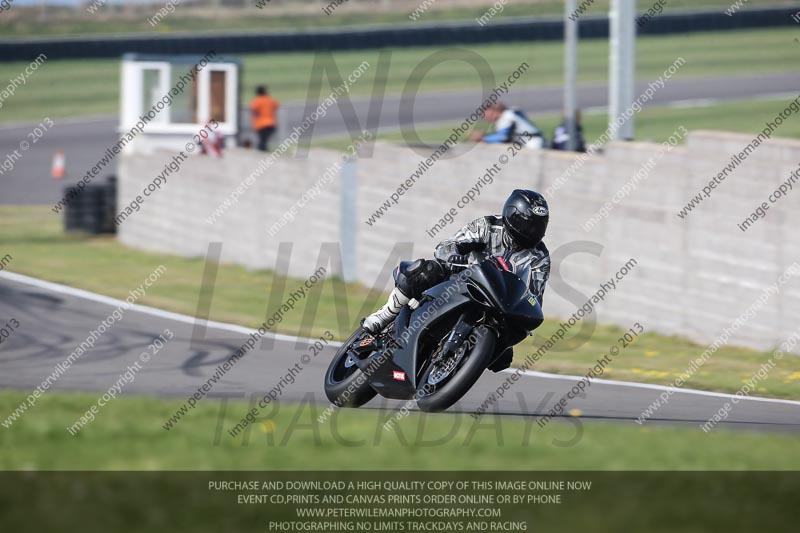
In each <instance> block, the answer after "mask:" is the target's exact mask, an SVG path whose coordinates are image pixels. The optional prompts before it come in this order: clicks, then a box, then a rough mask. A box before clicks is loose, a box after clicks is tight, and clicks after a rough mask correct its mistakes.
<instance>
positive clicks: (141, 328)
mask: <svg viewBox="0 0 800 533" xmlns="http://www.w3.org/2000/svg"><path fill="white" fill-rule="evenodd" d="M120 303H121V302H120V301H117V300H113V299H110V298H106V297H103V296H99V295H93V294H91V293H84V292H83V291H79V290H76V289H71V288H68V287H63V286H60V285H54V284H50V283H47V282H41V281H38V280H34V279H31V278H25V277H24V276H19V275H16V274H11V273H8V272H0V323H2V324H5V323H6V322H7V321H9V320H11V319H12V318H13V319H16V320H17V321H18V322H19V323H20V326H19V328H18V329H17V331H15V332H14V333H13V334H12V336H11V337H9V338H8V339H7V340H6V341H5V342H3V344H2V346H0V388H10V389H18V390H22V391H28V392H29V391H31V390H32V389H33V388H34V387H36V386H37V385H39V384H40V383H41V382H42V381H43V380H44V379H46V378H47V376H48V375H50V373H51V372H53V371H54V368H55V366H56V365H57V364H58V363H60V362H61V361H63V360H64V359H65V358H66V357H67V356H68V355H69V354H70V353H71V352H72V351H73V350H74V349H75V348H76V347H77V346H78V345H79V344H80V343H81V342H82V341H84V340H85V339H86V338H87V337H88V336H89V333H90V331H92V330H95V329H97V328H98V325H99V324H100V322H101V321H103V320H105V319H106V318H107V317H108V316H109V315H110V314H111V313H112V312H113V311H114V310H115V309H116V308H117V306H118V305H120ZM196 328H197V329H196ZM165 329H169V330H170V331H171V332H172V333H173V334H174V338H173V339H172V340H171V341H169V342H168V343H167V344H166V345H165V347H164V348H163V349H162V350H161V351H160V352H159V353H158V354H157V355H156V356H154V357H153V359H152V360H150V361H149V362H148V363H146V364H144V365H143V369H142V370H141V371H140V372H139V373H138V374H137V376H136V378H135V380H134V381H133V382H132V383H129V384H128V385H126V386H125V387H124V388H123V389H122V394H123V395H130V394H140V395H155V396H162V397H177V398H184V399H185V398H186V397H188V396H190V395H191V394H192V393H194V392H195V391H196V390H197V389H198V387H199V386H200V385H202V384H203V383H205V382H206V380H207V379H208V378H209V377H210V375H211V374H212V373H213V372H214V370H215V369H216V367H217V365H219V364H220V363H222V362H223V361H225V360H226V359H227V358H229V357H230V355H231V354H232V353H233V352H234V351H236V350H237V349H238V348H239V347H240V346H241V345H242V344H243V343H244V342H245V341H246V340H247V338H248V335H249V332H250V330H248V329H246V328H242V327H239V326H233V325H225V324H216V325H209V326H208V327H207V328H204V327H202V324H201V325H200V326H198V325H197V324H195V320H194V319H193V318H191V317H187V316H183V315H175V314H172V313H166V312H163V311H159V310H156V309H152V308H146V307H139V306H137V307H134V308H131V309H129V310H128V311H126V312H125V314H124V316H123V318H122V320H121V321H118V322H117V323H115V324H114V325H113V326H111V327H110V328H109V329H108V330H107V331H106V332H105V333H104V334H103V335H102V336H101V337H100V339H99V340H98V341H97V343H96V345H95V347H94V348H93V349H90V350H88V351H87V352H86V353H84V354H83V356H82V357H81V358H80V359H79V360H78V361H77V362H76V363H75V364H74V365H73V366H72V367H70V368H69V369H68V370H67V371H66V372H65V373H64V374H63V375H62V376H61V377H60V378H59V379H58V380H57V381H56V383H55V385H54V387H53V389H55V390H62V391H86V392H97V393H103V392H105V391H107V390H108V389H109V388H110V387H111V386H112V385H113V384H114V383H115V382H116V381H117V379H118V378H119V376H120V374H121V373H123V372H125V370H126V368H127V367H128V366H129V365H132V364H133V363H134V362H135V361H137V360H138V356H139V354H140V353H141V352H142V351H144V350H145V349H146V348H147V346H148V345H149V344H150V343H151V342H152V341H153V339H154V338H156V337H158V336H159V335H160V334H161V333H163V332H164V330H165ZM193 332H194V336H195V338H196V339H197V340H195V341H194V342H193V341H192V337H193ZM265 339H266V338H265ZM265 343H266V344H268V346H262V347H261V349H256V350H254V351H251V352H250V353H248V354H247V355H246V356H245V357H244V358H243V359H241V360H240V361H239V362H238V363H237V365H236V366H235V367H234V368H232V369H231V370H230V371H229V372H228V373H227V374H226V375H225V377H224V378H222V379H221V380H220V381H219V382H218V383H217V384H216V385H215V386H214V388H213V389H212V391H211V392H210V394H209V398H207V399H204V400H202V401H214V399H215V398H221V397H228V398H242V399H244V398H250V397H251V395H254V394H256V393H260V394H259V396H258V397H259V398H260V397H261V396H262V395H263V394H264V393H265V392H266V391H268V390H270V389H271V388H272V387H274V386H275V385H276V384H277V382H278V381H279V380H280V378H281V376H283V375H285V374H286V372H287V369H288V368H290V367H293V366H294V365H295V364H296V363H298V362H300V361H301V358H302V357H303V356H304V355H308V354H310V353H311V352H310V351H309V349H308V346H309V341H307V340H303V339H294V338H291V337H287V336H283V335H277V336H274V337H271V338H269V339H266V340H265ZM334 349H335V348H333V347H329V348H326V349H325V350H324V351H323V353H322V354H320V355H319V356H317V357H315V358H311V359H310V362H309V363H308V364H307V365H305V366H304V367H303V370H302V371H301V372H300V374H299V375H298V376H297V377H296V381H295V383H294V384H292V385H290V386H288V387H287V388H286V389H285V390H284V392H283V394H282V395H281V397H280V401H281V402H298V401H309V400H313V401H314V402H316V403H319V404H320V405H321V406H322V405H323V404H324V405H327V400H326V399H325V396H324V393H323V391H322V377H323V373H324V371H325V369H326V368H327V365H328V362H329V360H330V357H331V356H332V354H333V351H334ZM507 377H509V374H507V373H501V374H492V373H490V372H486V373H484V375H483V376H482V377H481V378H480V380H479V381H478V383H477V384H476V386H475V387H474V388H473V389H472V390H471V391H470V392H469V393H468V394H467V396H466V397H465V398H464V399H462V401H461V402H460V403H459V404H458V405H457V406H456V407H454V408H453V409H451V411H457V412H464V413H471V412H472V411H473V410H474V409H476V408H477V407H478V406H479V405H480V404H481V403H482V402H483V401H484V400H485V398H486V397H487V395H489V394H490V393H491V392H493V391H494V390H495V389H496V388H497V387H498V386H499V385H500V384H501V383H502V382H503V380H504V379H505V378H507ZM575 381H576V380H575V379H572V378H570V377H565V376H551V375H526V376H524V377H523V378H522V379H520V380H519V381H518V382H517V383H516V384H514V386H513V388H512V389H511V392H510V393H507V394H506V397H505V398H504V399H502V400H500V401H499V402H498V403H497V404H496V406H495V408H494V410H490V412H491V413H495V414H502V415H509V416H518V417H530V416H531V415H537V414H542V413H543V412H545V411H546V410H548V409H549V407H550V406H551V405H552V404H553V403H555V402H557V401H558V400H559V399H560V398H561V396H562V395H563V394H564V393H565V392H566V391H567V390H568V389H570V388H571V387H572V386H573V385H574V384H575ZM663 390H664V389H663V388H660V387H656V386H651V385H638V384H623V383H620V382H613V381H612V382H601V381H595V382H594V384H593V385H592V387H590V388H589V389H587V393H586V396H585V397H584V398H581V399H576V400H575V401H573V402H571V403H570V404H569V406H568V408H570V409H572V408H577V409H580V410H581V412H582V414H581V415H580V417H581V418H582V419H583V420H605V421H609V420H611V421H619V422H624V423H634V420H635V419H636V417H638V416H639V414H640V413H641V411H642V410H643V409H645V408H646V407H647V406H648V405H650V403H651V402H652V401H653V400H654V399H655V398H657V397H658V395H659V394H661V393H662V392H663ZM727 397H728V395H721V394H714V393H706V392H701V391H680V392H676V393H675V394H674V395H673V396H672V397H671V399H670V401H669V403H668V404H667V405H666V406H664V407H661V409H660V410H658V411H657V413H656V414H655V415H654V417H653V419H652V420H651V421H650V422H648V424H682V425H687V426H690V427H691V426H694V427H697V429H698V431H700V429H699V427H698V426H699V425H700V424H702V423H704V422H705V421H706V420H708V419H709V417H711V416H712V414H713V413H714V412H716V411H717V410H718V409H719V408H720V407H721V406H722V405H723V404H724V403H725V401H726V398H727ZM401 405H402V402H389V401H387V400H382V399H380V398H376V399H375V400H373V401H372V402H371V403H370V404H368V406H367V407H371V408H384V409H393V410H396V409H398V408H399V407H400V406H401ZM321 410H322V409H320V411H321ZM9 414H10V413H0V419H3V420H5V417H6V416H8V415H9ZM187 416H191V411H190V412H189V414H188V415H187ZM718 427H725V428H739V429H747V430H757V431H782V432H800V402H792V401H787V400H766V399H759V398H755V399H746V400H743V401H741V402H740V403H739V404H738V405H737V406H736V407H735V408H734V409H733V410H732V411H731V412H730V417H729V418H728V420H727V421H726V422H723V423H721V424H720V425H719V426H718Z"/></svg>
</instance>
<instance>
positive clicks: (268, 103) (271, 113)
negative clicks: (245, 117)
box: [250, 85, 280, 152]
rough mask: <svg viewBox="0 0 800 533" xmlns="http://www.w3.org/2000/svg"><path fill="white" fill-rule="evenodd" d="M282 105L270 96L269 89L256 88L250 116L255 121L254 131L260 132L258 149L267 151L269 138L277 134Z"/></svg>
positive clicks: (261, 86) (260, 86) (263, 87)
mask: <svg viewBox="0 0 800 533" xmlns="http://www.w3.org/2000/svg"><path fill="white" fill-rule="evenodd" d="M278 107H280V103H279V102H278V101H277V100H275V99H274V98H273V97H271V96H270V95H269V93H268V92H267V88H266V87H265V86H263V85H259V86H258V87H257V88H256V97H255V98H253V101H252V102H250V114H251V117H252V119H253V129H254V130H256V132H258V149H259V150H261V151H262V152H266V151H267V143H268V142H269V138H270V137H271V136H272V134H273V133H275V128H276V127H277V125H278V124H277V120H276V119H275V115H276V113H277V111H278Z"/></svg>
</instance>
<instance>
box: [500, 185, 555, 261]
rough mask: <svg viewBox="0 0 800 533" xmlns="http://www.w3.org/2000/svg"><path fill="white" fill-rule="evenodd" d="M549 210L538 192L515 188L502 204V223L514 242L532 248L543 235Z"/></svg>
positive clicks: (548, 218)
mask: <svg viewBox="0 0 800 533" xmlns="http://www.w3.org/2000/svg"><path fill="white" fill-rule="evenodd" d="M549 220H550V210H549V209H548V207H547V200H545V199H544V196H542V195H541V194H539V193H538V192H534V191H529V190H526V189H516V190H515V191H514V192H512V193H511V196H509V197H508V200H506V203H505V204H504V205H503V225H504V226H505V228H506V231H507V232H508V233H509V235H511V238H512V239H513V240H514V242H515V243H516V244H518V245H520V246H523V247H525V248H533V247H534V246H536V245H537V244H539V242H541V240H542V238H543V237H544V233H545V231H546V230H547V222H548V221H549Z"/></svg>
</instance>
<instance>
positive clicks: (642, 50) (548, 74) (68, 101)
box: [0, 28, 797, 123]
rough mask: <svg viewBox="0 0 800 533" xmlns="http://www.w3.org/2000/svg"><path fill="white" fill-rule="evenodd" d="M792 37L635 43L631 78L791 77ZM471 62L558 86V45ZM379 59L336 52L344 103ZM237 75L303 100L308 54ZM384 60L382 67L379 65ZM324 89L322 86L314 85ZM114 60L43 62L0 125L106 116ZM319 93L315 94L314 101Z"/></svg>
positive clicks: (363, 87)
mask: <svg viewBox="0 0 800 533" xmlns="http://www.w3.org/2000/svg"><path fill="white" fill-rule="evenodd" d="M796 35H797V31H796V30H794V29H792V28H789V29H770V30H755V31H749V30H748V31H737V32H717V33H698V34H690V35H679V36H665V37H662V36H658V37H641V38H639V40H638V43H637V53H636V57H637V76H638V77H639V78H640V79H656V78H658V77H659V76H660V75H661V74H662V73H663V72H664V70H665V69H666V68H667V67H669V66H670V65H672V64H673V62H674V61H675V60H676V58H678V57H679V56H681V57H683V58H684V59H685V60H686V64H685V65H684V66H683V67H682V68H680V70H678V72H677V74H676V75H675V78H680V77H689V76H704V75H728V74H742V73H746V74H755V73H765V72H786V71H792V70H794V69H795V68H796V64H797V47H796V45H795V44H794V43H793V42H792V39H793V38H795V37H796ZM465 48H468V49H469V50H472V51H474V52H476V53H478V54H480V55H481V56H482V57H483V58H485V59H486V61H487V62H488V64H490V65H491V67H492V70H493V72H494V74H495V76H496V77H497V80H498V82H499V81H502V80H505V78H506V77H507V76H508V75H509V74H510V73H511V72H513V71H514V70H515V69H516V68H517V67H518V66H519V65H520V64H521V63H522V62H523V61H525V62H527V63H528V64H529V65H530V66H531V67H532V68H531V69H530V70H529V71H528V72H527V73H526V74H525V75H524V76H523V77H522V78H521V79H520V80H519V81H518V82H517V84H518V85H519V86H533V85H548V84H560V83H561V82H562V81H563V65H562V61H561V57H562V56H563V53H562V44H561V43H560V42H533V43H512V44H502V45H481V46H471V47H465ZM439 50H441V48H434V47H427V48H426V47H421V48H404V49H398V50H393V51H391V57H390V64H389V65H390V66H389V70H388V73H387V75H386V79H385V82H386V94H397V93H400V92H401V91H402V90H403V89H404V87H405V86H406V84H407V82H408V80H409V79H412V78H417V77H418V76H419V75H420V73H419V72H416V73H415V68H416V67H417V66H418V65H419V64H420V62H421V61H422V60H423V59H425V58H426V57H428V56H430V55H431V54H433V53H435V52H437V51H439ZM380 53H381V52H380V51H378V50H362V51H354V52H336V53H334V54H333V57H334V60H335V65H336V68H338V70H339V71H340V72H341V73H342V75H343V76H347V75H349V74H350V73H351V72H353V71H354V70H355V69H356V67H357V66H358V65H359V64H361V62H362V61H365V60H366V61H368V62H369V63H370V65H371V68H370V69H369V70H368V71H367V72H366V73H365V74H364V76H363V77H362V78H361V79H360V80H359V81H358V82H356V83H355V84H353V86H352V88H351V93H352V95H353V96H369V95H371V94H372V93H373V88H374V87H375V85H376V81H375V77H376V73H377V72H378V70H379V69H378V65H379V62H380V60H379V54H380ZM242 58H243V61H244V71H243V80H242V82H243V83H242V95H243V97H244V99H245V101H247V99H249V97H250V95H251V94H252V92H253V89H254V87H255V86H256V85H258V84H261V83H267V84H269V85H270V86H271V91H272V93H273V94H274V95H275V96H276V97H277V98H278V99H279V100H282V101H291V100H305V99H306V97H307V96H308V93H309V89H308V86H309V83H310V80H311V72H312V68H313V66H314V61H315V54H312V53H292V54H251V55H244V56H242ZM384 60H385V59H384ZM579 61H580V68H579V72H580V75H579V80H580V81H581V82H602V81H605V80H606V79H607V75H608V43H607V42H606V41H605V40H590V41H585V42H583V43H582V45H581V46H580V50H579ZM25 66H26V63H2V64H0V79H10V78H13V77H15V76H18V75H19V74H20V73H21V72H23V71H24V68H25ZM323 84H324V87H327V84H328V80H323ZM480 85H481V79H480V77H479V75H478V73H477V72H476V70H475V69H474V67H472V66H470V65H467V64H466V63H464V62H461V61H447V62H445V63H442V64H440V65H439V66H437V67H436V68H434V69H433V70H432V71H431V72H430V73H428V74H427V75H426V76H425V78H424V80H423V81H422V82H421V85H420V88H419V90H420V91H421V92H425V91H435V90H460V89H464V88H469V87H479V86H480ZM118 92H119V61H117V60H69V61H67V60H65V61H56V60H52V61H47V62H45V63H44V64H43V65H42V66H41V67H40V68H39V69H38V70H37V71H36V72H35V73H33V75H32V76H31V77H30V78H29V79H28V81H27V83H26V85H25V86H23V87H21V88H19V89H18V91H17V93H16V94H14V95H13V96H11V97H9V98H8V99H7V101H5V102H4V105H3V113H2V116H0V123H3V122H16V121H24V120H37V121H38V120H41V119H42V118H43V117H46V116H48V117H50V118H52V119H58V118H64V117H77V116H91V115H98V114H114V113H116V112H117V111H118V105H119V96H118ZM327 92H328V89H326V88H323V90H322V96H323V97H324V95H326V94H327Z"/></svg>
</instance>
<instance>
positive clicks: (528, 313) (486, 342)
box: [325, 252, 544, 412]
mask: <svg viewBox="0 0 800 533" xmlns="http://www.w3.org/2000/svg"><path fill="white" fill-rule="evenodd" d="M474 253H475V252H473V254H474ZM473 259H474V261H475V264H473V265H472V266H470V267H469V268H467V269H465V270H463V271H461V272H458V273H456V274H453V275H451V276H450V278H449V279H448V280H446V281H444V282H442V283H440V284H438V285H436V286H434V287H432V288H430V289H428V290H427V291H425V292H424V293H423V296H422V298H420V300H419V305H417V306H416V308H414V309H412V308H411V307H410V306H409V305H406V306H405V307H404V308H403V309H402V310H401V311H400V314H399V315H398V316H397V318H395V320H394V321H393V322H391V323H390V324H388V325H387V326H386V327H385V328H384V329H383V330H382V331H381V332H380V333H379V334H378V335H371V334H370V333H368V332H367V331H365V330H364V329H363V328H358V329H357V330H356V331H355V332H354V333H353V334H352V335H351V336H350V338H349V339H347V341H346V342H345V343H344V344H343V345H342V347H341V348H339V350H338V351H337V352H336V355H335V356H334V358H333V361H331V364H330V366H329V367H328V371H327V372H326V374H325V394H326V395H327V397H328V399H329V400H330V401H331V402H332V403H333V404H334V405H337V406H339V407H344V406H347V407H359V406H361V405H364V404H365V403H367V402H368V401H370V400H371V399H372V398H374V397H375V395H376V394H380V395H382V396H384V397H386V398H392V399H398V400H412V399H413V400H416V402H417V405H418V406H419V408H420V409H421V410H423V411H429V412H435V411H443V410H445V409H447V408H448V407H450V406H452V405H453V404H454V403H456V402H457V401H458V400H459V399H460V398H461V397H462V396H464V394H466V393H467V391H468V390H469V389H470V388H471V387H472V386H473V385H474V384H475V382H476V381H477V380H478V378H479V377H480V375H481V373H483V371H484V370H485V369H487V368H488V367H490V366H492V365H493V363H496V362H497V361H498V360H500V359H501V358H502V357H503V356H504V352H505V351H506V350H510V349H511V347H512V346H514V345H515V344H517V343H519V342H520V341H522V340H523V339H524V338H525V337H526V336H527V335H528V334H529V333H530V332H531V331H533V330H534V329H536V328H537V327H539V325H540V324H541V323H542V321H543V319H544V317H543V315H542V308H541V306H540V305H539V303H538V302H537V301H536V298H535V297H534V296H533V295H532V294H531V293H530V292H529V290H528V285H527V283H526V282H524V281H523V280H527V279H529V277H530V272H529V269H528V268H527V267H526V268H524V271H523V272H516V273H515V272H512V270H511V268H510V267H509V266H508V263H507V262H506V261H505V260H504V259H503V258H502V257H501V256H492V257H486V258H484V257H483V256H477V255H473ZM396 275H397V271H395V276H396ZM412 302H413V300H412ZM507 356H508V354H506V357H507Z"/></svg>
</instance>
